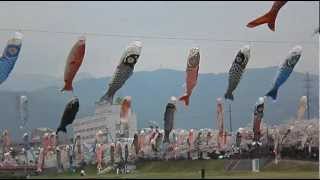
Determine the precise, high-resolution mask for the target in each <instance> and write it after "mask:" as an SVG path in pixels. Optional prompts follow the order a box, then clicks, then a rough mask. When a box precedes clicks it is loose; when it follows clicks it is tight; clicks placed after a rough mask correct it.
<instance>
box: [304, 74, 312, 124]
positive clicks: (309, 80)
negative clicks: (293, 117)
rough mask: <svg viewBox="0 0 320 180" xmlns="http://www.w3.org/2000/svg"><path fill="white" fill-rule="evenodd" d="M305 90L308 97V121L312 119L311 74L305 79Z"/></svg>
mask: <svg viewBox="0 0 320 180" xmlns="http://www.w3.org/2000/svg"><path fill="white" fill-rule="evenodd" d="M304 81H305V89H306V95H307V119H308V120H309V119H310V101H311V98H310V89H311V78H310V75H309V73H308V72H307V73H306V78H305V80H304Z"/></svg>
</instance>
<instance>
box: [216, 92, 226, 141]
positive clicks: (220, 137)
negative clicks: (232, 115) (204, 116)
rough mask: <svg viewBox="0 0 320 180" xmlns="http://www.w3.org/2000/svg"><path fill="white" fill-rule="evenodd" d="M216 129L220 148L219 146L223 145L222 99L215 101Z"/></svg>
mask: <svg viewBox="0 0 320 180" xmlns="http://www.w3.org/2000/svg"><path fill="white" fill-rule="evenodd" d="M216 113H217V127H218V130H219V134H218V139H217V142H218V146H219V147H220V145H221V144H225V143H224V142H225V140H224V136H225V134H224V110H223V104H222V98H218V99H217V112H216Z"/></svg>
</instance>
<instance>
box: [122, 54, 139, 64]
mask: <svg viewBox="0 0 320 180" xmlns="http://www.w3.org/2000/svg"><path fill="white" fill-rule="evenodd" d="M138 57H139V56H138V55H135V54H132V55H129V56H127V57H126V59H125V61H124V62H125V63H127V64H135V63H136V62H137V59H138Z"/></svg>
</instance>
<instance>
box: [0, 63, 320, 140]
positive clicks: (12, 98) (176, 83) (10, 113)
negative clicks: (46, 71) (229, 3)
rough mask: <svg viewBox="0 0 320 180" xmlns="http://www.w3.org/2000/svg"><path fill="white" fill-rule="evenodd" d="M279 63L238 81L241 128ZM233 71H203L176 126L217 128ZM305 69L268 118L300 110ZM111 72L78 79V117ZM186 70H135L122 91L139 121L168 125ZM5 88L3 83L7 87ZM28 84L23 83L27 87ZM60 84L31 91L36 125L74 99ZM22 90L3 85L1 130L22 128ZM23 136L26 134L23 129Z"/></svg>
mask: <svg viewBox="0 0 320 180" xmlns="http://www.w3.org/2000/svg"><path fill="white" fill-rule="evenodd" d="M276 71H277V68H276V67H271V68H261V69H248V70H247V71H246V72H245V74H244V76H243V79H242V80H241V83H240V85H239V86H238V87H237V89H236V91H235V93H234V96H235V100H234V101H233V102H232V103H231V107H232V126H233V129H234V130H235V129H237V128H239V127H241V126H246V125H247V124H248V123H250V122H251V121H252V112H253V106H254V104H255V103H256V101H257V100H258V98H259V97H260V96H263V95H264V94H265V93H266V92H267V91H268V90H269V88H270V87H271V84H272V81H273V79H274V76H275V74H276ZM227 77H228V75H227V73H220V74H200V75H199V79H198V84H197V86H196V88H195V89H194V92H193V94H192V96H191V100H190V106H189V108H185V107H184V106H183V105H182V103H179V104H178V111H177V114H176V119H175V127H181V128H191V127H192V128H204V127H209V128H215V127H216V114H215V111H216V99H217V98H218V97H223V95H224V93H225V90H226V88H227V87H226V86H227ZM304 78H305V75H304V74H302V73H298V72H293V74H292V75H291V77H290V78H289V80H288V81H287V82H286V83H285V84H284V85H283V86H282V87H281V88H280V91H279V97H278V100H277V102H275V103H273V102H272V100H270V99H269V100H268V101H267V103H266V108H265V116H264V122H265V123H267V124H278V123H281V122H285V121H287V120H289V119H291V118H294V117H295V115H296V110H297V107H298V102H299V98H300V97H301V96H303V95H305V93H304V92H305V89H304V86H305V82H304ZM311 78H312V79H313V84H312V85H313V87H314V89H313V90H312V95H313V96H312V97H311V98H312V102H311V105H312V109H311V115H312V116H313V117H317V118H318V117H319V114H318V109H319V104H318V103H317V102H318V92H319V84H318V82H319V77H318V76H316V75H312V76H311ZM109 80H110V78H109V77H108V78H86V79H82V80H79V81H76V82H75V83H74V88H75V89H74V94H75V95H77V96H78V97H79V99H80V111H79V114H78V116H77V117H83V116H88V115H91V114H93V111H94V103H95V101H97V100H98V99H99V98H100V97H101V96H102V95H103V94H104V92H105V91H106V88H107V83H108V82H109ZM184 83H185V72H184V71H175V70H168V69H163V70H156V71H150V72H147V71H141V72H135V73H134V74H133V76H132V77H131V78H130V79H129V80H128V81H127V83H126V84H125V85H124V86H123V88H122V89H120V90H119V92H118V93H117V94H116V96H121V97H122V96H127V95H130V96H132V101H133V102H132V106H133V110H134V111H135V112H136V113H137V119H138V127H140V128H141V127H145V126H147V123H148V121H156V122H157V123H158V124H159V125H160V126H161V127H162V126H163V114H164V111H165V106H166V103H167V102H168V100H169V98H170V96H177V97H178V96H180V95H182V94H183V92H184V88H183V84H184ZM1 89H2V88H1ZM22 89H23V88H22ZM59 89H60V87H59V86H50V87H46V88H42V89H38V90H34V91H31V92H26V93H25V94H26V95H27V96H28V97H29V103H30V106H29V109H30V118H29V125H30V126H31V127H33V128H34V127H50V128H56V127H57V126H58V124H59V122H60V118H61V115H62V113H63V110H64V106H65V105H66V103H67V101H68V99H69V98H70V97H71V94H69V93H63V94H61V93H60V92H59ZM20 94H21V92H8V91H0V107H1V108H0V114H1V117H0V118H1V119H0V122H1V123H4V124H5V125H2V126H1V128H0V130H2V129H4V128H5V127H8V128H10V129H11V131H13V133H14V134H18V135H19V134H20V133H19V130H18V128H17V127H18V124H19V113H18V111H17V105H16V104H15V103H17V102H18V101H17V98H18V96H19V95H20ZM225 127H226V128H229V115H228V102H225ZM19 136H20V135H19Z"/></svg>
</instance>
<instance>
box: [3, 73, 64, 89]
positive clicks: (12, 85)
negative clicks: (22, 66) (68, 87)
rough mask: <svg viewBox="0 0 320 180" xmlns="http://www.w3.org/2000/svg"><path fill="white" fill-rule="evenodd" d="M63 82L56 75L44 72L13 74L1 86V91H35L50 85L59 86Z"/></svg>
mask: <svg viewBox="0 0 320 180" xmlns="http://www.w3.org/2000/svg"><path fill="white" fill-rule="evenodd" d="M60 83H61V82H59V80H58V79H57V78H56V77H53V76H46V75H43V74H41V75H40V74H14V73H13V74H12V76H9V78H8V79H7V80H6V81H5V82H4V83H3V84H1V86H0V90H1V91H3V90H4V91H28V92H30V91H34V90H36V89H41V88H45V87H48V86H58V85H59V84H60Z"/></svg>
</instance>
